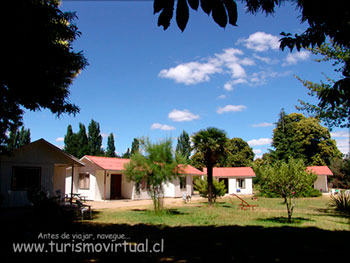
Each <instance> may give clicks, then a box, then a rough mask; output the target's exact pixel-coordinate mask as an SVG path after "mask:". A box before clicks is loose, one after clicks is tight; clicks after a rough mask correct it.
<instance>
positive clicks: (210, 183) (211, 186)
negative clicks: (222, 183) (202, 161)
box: [207, 164, 213, 207]
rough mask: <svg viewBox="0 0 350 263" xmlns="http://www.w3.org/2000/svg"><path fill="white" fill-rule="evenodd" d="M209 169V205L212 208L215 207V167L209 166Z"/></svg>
mask: <svg viewBox="0 0 350 263" xmlns="http://www.w3.org/2000/svg"><path fill="white" fill-rule="evenodd" d="M207 168H208V170H207V171H208V204H209V206H210V207H211V206H212V205H213V166H212V165H211V164H208V165H207Z"/></svg>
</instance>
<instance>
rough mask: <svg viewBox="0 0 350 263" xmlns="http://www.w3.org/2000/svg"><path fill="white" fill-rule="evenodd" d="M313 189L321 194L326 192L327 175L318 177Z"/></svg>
mask: <svg viewBox="0 0 350 263" xmlns="http://www.w3.org/2000/svg"><path fill="white" fill-rule="evenodd" d="M314 188H315V189H318V190H320V191H322V192H328V182H327V175H318V176H317V179H316V181H315V183H314Z"/></svg>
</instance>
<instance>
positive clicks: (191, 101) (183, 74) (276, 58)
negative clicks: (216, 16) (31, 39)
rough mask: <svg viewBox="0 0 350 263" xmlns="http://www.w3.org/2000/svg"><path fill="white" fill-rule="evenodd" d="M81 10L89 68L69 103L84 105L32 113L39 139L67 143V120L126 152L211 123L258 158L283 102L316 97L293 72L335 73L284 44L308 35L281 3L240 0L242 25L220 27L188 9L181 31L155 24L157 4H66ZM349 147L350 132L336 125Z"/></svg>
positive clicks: (80, 44)
mask: <svg viewBox="0 0 350 263" xmlns="http://www.w3.org/2000/svg"><path fill="white" fill-rule="evenodd" d="M61 8H62V10H64V11H76V13H77V16H78V18H79V19H78V20H77V21H76V24H77V26H78V28H79V30H80V31H81V32H82V35H81V37H80V38H78V39H77V40H76V41H75V42H74V49H75V50H77V51H79V50H83V52H84V54H85V56H86V57H87V59H88V61H89V63H90V66H88V67H87V68H86V69H85V70H84V71H83V72H82V73H81V74H80V75H79V76H78V77H77V79H76V80H75V82H74V84H73V85H72V86H71V96H70V100H71V102H73V103H75V104H77V105H78V106H79V107H80V109H81V111H80V113H79V114H78V115H76V117H74V116H69V115H63V116H62V117H61V118H60V119H57V118H56V117H55V116H54V115H52V114H51V113H50V112H49V111H46V110H43V111H41V112H27V113H25V115H24V124H25V126H26V127H27V128H30V129H31V135H32V140H33V141H34V140H36V139H39V138H45V139H46V140H48V141H50V142H51V143H53V144H55V145H57V146H59V147H62V146H63V145H64V143H63V141H62V139H63V137H64V135H65V133H66V130H67V126H68V124H71V125H72V126H73V130H74V131H75V132H77V131H78V128H79V122H82V123H84V124H85V125H86V126H88V124H89V122H90V120H91V119H94V120H96V121H98V122H99V123H100V127H101V132H102V134H103V136H104V137H105V138H104V140H103V145H104V146H106V143H107V138H106V136H107V135H108V134H110V133H113V134H114V136H115V144H116V150H117V152H118V153H119V154H121V153H123V152H125V151H126V149H127V148H128V147H130V146H131V142H132V140H133V138H135V137H142V136H149V137H150V139H151V140H158V139H161V138H165V137H171V138H174V144H175V143H176V138H177V136H178V135H179V134H180V133H181V132H182V130H185V131H187V132H188V133H190V134H192V133H194V132H196V131H198V130H200V129H204V128H207V127H209V126H214V127H218V128H221V129H224V130H225V131H226V132H227V134H228V136H229V137H230V138H233V137H241V138H243V139H244V140H246V141H248V143H249V144H250V145H251V147H252V148H253V149H254V151H255V153H256V155H257V156H258V157H259V156H261V155H262V154H263V153H264V152H266V151H267V149H269V148H270V147H271V146H270V142H271V137H272V130H273V128H274V123H275V122H276V121H277V119H278V113H279V112H280V110H281V108H284V109H285V110H286V112H287V113H291V112H296V109H295V105H298V99H303V100H307V101H310V102H315V101H314V100H312V99H311V98H310V97H309V96H308V95H307V90H306V88H304V87H303V86H302V85H301V83H300V82H299V81H298V80H297V79H296V78H295V77H294V75H298V76H300V77H301V78H302V79H307V80H310V81H320V80H324V78H323V76H322V74H321V72H324V73H326V74H327V75H328V76H330V77H337V75H334V72H333V69H332V67H331V65H330V64H328V63H317V62H315V61H314V59H315V58H316V57H315V56H313V55H312V54H310V53H309V52H307V51H305V50H303V51H301V52H293V53H290V52H289V50H285V51H284V52H282V51H281V50H280V49H279V43H278V40H279V34H280V33H281V32H282V31H285V32H291V33H301V32H303V30H304V29H305V28H306V25H304V24H300V23H299V20H298V19H297V17H298V13H297V12H296V11H295V8H294V7H291V6H282V7H281V8H279V9H278V10H277V12H276V14H275V15H274V16H273V17H266V16H265V15H256V16H254V15H250V14H245V11H244V9H243V7H242V6H241V5H240V4H239V17H238V27H232V26H228V27H227V28H226V29H222V28H220V27H219V26H218V25H217V24H215V22H214V21H213V20H212V18H211V17H210V18H208V16H207V15H206V14H204V12H202V11H200V12H196V11H192V10H191V12H190V20H189V24H188V25H187V28H186V30H185V31H184V32H181V31H180V30H179V29H178V28H177V25H176V23H175V19H173V21H172V24H171V26H170V28H169V29H168V30H166V31H163V29H162V28H161V27H158V26H157V19H158V16H157V15H153V2H152V1H136V2H133V1H63V3H62V6H61ZM332 135H333V138H334V139H336V140H337V143H338V147H339V149H340V150H341V151H343V152H344V153H345V152H347V151H348V140H349V132H348V130H346V129H334V131H333V133H332Z"/></svg>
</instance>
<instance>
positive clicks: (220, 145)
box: [192, 127, 227, 206]
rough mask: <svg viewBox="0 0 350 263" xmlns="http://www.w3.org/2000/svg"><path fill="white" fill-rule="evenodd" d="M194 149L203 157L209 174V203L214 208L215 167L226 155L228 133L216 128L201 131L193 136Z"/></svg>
mask: <svg viewBox="0 0 350 263" xmlns="http://www.w3.org/2000/svg"><path fill="white" fill-rule="evenodd" d="M192 142H193V149H194V150H195V151H196V153H197V154H199V155H202V156H203V159H204V161H205V164H206V166H207V173H208V203H209V206H212V200H213V167H214V165H215V164H216V162H217V161H218V159H219V158H220V157H221V156H223V155H224V154H225V144H226V142H227V136H226V132H225V131H224V130H220V129H217V128H214V127H209V128H207V129H206V130H200V131H199V132H197V133H195V134H194V135H193V136H192Z"/></svg>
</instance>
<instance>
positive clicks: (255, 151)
mask: <svg viewBox="0 0 350 263" xmlns="http://www.w3.org/2000/svg"><path fill="white" fill-rule="evenodd" d="M253 152H254V153H255V154H261V153H262V150H261V149H253Z"/></svg>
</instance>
